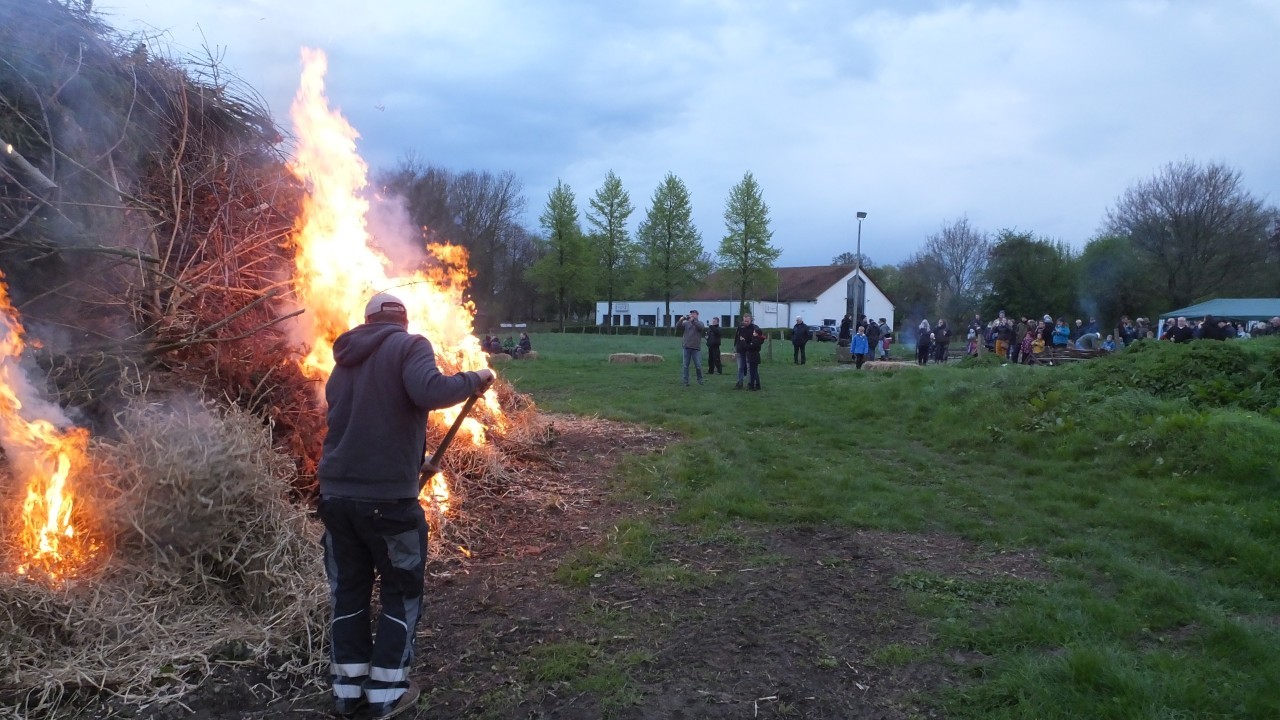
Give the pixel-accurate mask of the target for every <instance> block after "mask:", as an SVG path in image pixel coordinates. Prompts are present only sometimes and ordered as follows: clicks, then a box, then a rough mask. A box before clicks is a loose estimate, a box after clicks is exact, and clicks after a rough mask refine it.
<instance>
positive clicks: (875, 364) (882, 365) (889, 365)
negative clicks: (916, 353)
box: [862, 360, 923, 370]
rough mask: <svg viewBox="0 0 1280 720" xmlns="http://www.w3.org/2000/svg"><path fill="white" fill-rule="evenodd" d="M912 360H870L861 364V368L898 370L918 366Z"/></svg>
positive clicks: (918, 366)
mask: <svg viewBox="0 0 1280 720" xmlns="http://www.w3.org/2000/svg"><path fill="white" fill-rule="evenodd" d="M920 367H923V366H921V365H917V364H915V363H913V362H891V361H889V360H870V361H868V362H865V363H863V364H862V369H863V370H898V369H899V368H920Z"/></svg>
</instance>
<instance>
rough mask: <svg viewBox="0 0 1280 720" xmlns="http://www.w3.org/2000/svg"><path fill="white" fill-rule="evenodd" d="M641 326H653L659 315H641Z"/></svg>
mask: <svg viewBox="0 0 1280 720" xmlns="http://www.w3.org/2000/svg"><path fill="white" fill-rule="evenodd" d="M639 318H640V327H653V326H654V325H656V324H657V318H658V316H657V315H640V316H639Z"/></svg>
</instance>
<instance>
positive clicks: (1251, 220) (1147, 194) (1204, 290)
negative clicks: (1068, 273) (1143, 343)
mask: <svg viewBox="0 0 1280 720" xmlns="http://www.w3.org/2000/svg"><path fill="white" fill-rule="evenodd" d="M1273 213H1274V211H1273V210H1269V209H1267V208H1266V207H1265V206H1264V205H1263V203H1262V201H1260V200H1258V199H1257V198H1255V197H1253V196H1252V195H1251V194H1249V193H1248V192H1246V191H1245V190H1244V189H1243V188H1241V187H1240V174H1239V173H1238V172H1236V171H1235V170H1232V169H1230V168H1228V167H1227V166H1225V165H1219V164H1216V163H1211V164H1209V165H1205V166H1200V165H1198V164H1196V163H1194V162H1192V161H1190V160H1184V161H1182V162H1179V163H1171V164H1169V165H1166V166H1165V167H1164V168H1163V169H1162V170H1161V171H1160V172H1159V173H1158V174H1157V175H1156V176H1155V177H1153V178H1151V179H1150V180H1147V181H1145V182H1141V183H1139V184H1137V185H1135V186H1133V187H1131V188H1129V189H1128V190H1126V191H1125V192H1124V194H1123V195H1121V196H1120V198H1119V200H1117V201H1116V206H1115V207H1114V208H1112V209H1110V210H1108V211H1107V222H1106V225H1105V229H1104V234H1107V235H1117V236H1120V237H1125V238H1128V239H1129V241H1130V242H1131V243H1132V245H1133V248H1134V249H1135V250H1136V251H1137V252H1138V253H1139V256H1140V257H1141V258H1142V259H1143V261H1145V262H1148V263H1151V265H1152V266H1153V269H1154V271H1155V277H1156V280H1157V282H1158V283H1159V284H1160V286H1161V288H1162V289H1163V295H1164V297H1163V298H1162V300H1163V301H1164V304H1165V306H1166V307H1182V306H1184V305H1188V304H1190V303H1193V302H1195V301H1197V300H1201V299H1204V298H1208V297H1212V296H1215V295H1232V294H1246V295H1247V294H1254V293H1257V292H1259V291H1262V290H1264V289H1265V288H1266V286H1267V285H1269V284H1270V282H1269V280H1270V279H1269V278H1266V277H1264V276H1262V273H1263V272H1265V268H1266V264H1265V263H1262V262H1260V260H1261V259H1262V258H1264V257H1265V255H1266V248H1267V232H1268V230H1269V229H1270V222H1271V218H1272V217H1273ZM1272 269H1274V268H1272Z"/></svg>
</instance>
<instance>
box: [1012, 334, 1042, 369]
mask: <svg viewBox="0 0 1280 720" xmlns="http://www.w3.org/2000/svg"><path fill="white" fill-rule="evenodd" d="M1041 342H1043V341H1041ZM1035 344H1036V334H1035V333H1034V332H1032V331H1031V330H1028V331H1027V334H1026V335H1023V336H1022V345H1021V347H1019V348H1018V350H1019V351H1020V352H1021V353H1022V364H1024V365H1030V364H1031V353H1032V352H1033V351H1034V350H1035Z"/></svg>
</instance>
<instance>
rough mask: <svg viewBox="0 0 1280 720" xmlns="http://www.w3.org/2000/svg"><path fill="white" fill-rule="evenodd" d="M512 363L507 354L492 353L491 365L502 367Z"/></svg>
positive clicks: (490, 356) (490, 357)
mask: <svg viewBox="0 0 1280 720" xmlns="http://www.w3.org/2000/svg"><path fill="white" fill-rule="evenodd" d="M509 362H511V356H510V355H508V354H506V353H492V354H491V355H489V364H490V365H502V364H504V363H509Z"/></svg>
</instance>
